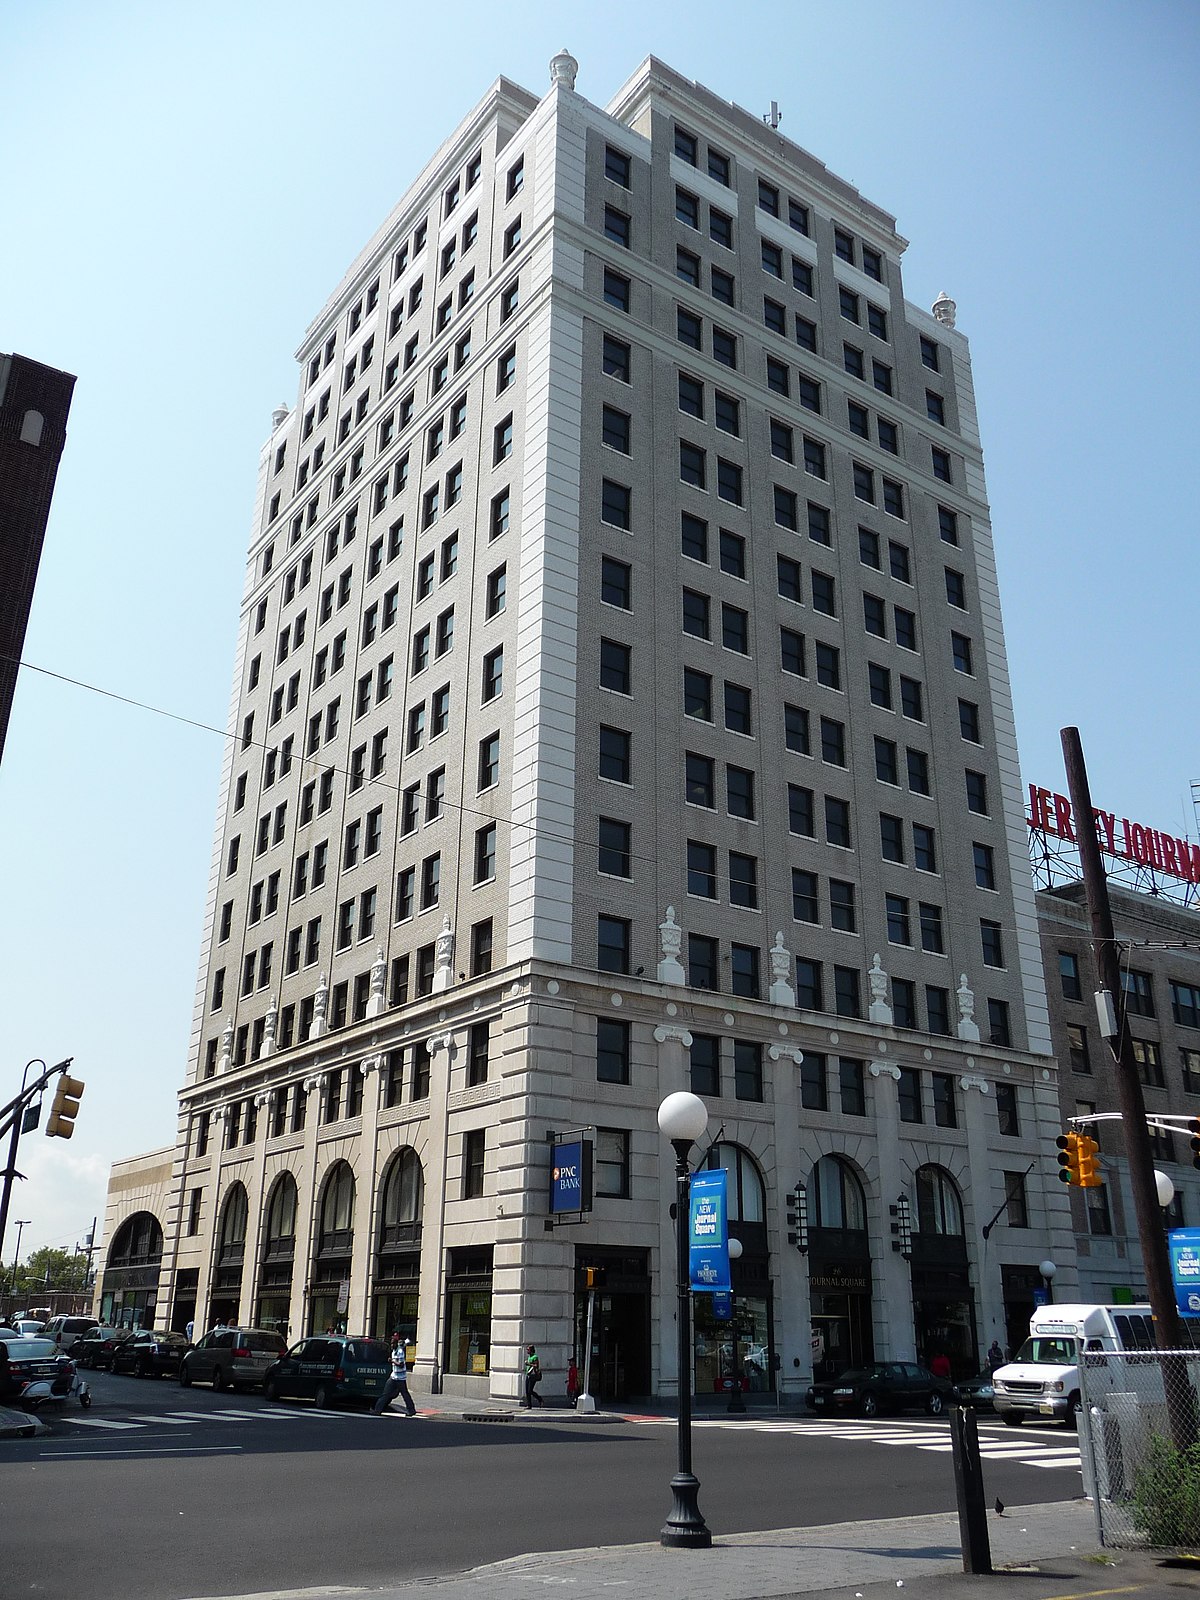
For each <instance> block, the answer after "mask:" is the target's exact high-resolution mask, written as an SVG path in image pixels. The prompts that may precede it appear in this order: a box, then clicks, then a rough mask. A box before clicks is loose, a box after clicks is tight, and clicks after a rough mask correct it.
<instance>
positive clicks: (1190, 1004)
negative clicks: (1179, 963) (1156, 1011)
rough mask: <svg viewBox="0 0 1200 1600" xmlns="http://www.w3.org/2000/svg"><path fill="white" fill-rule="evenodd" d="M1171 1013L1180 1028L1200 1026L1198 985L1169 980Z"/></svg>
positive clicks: (1199, 990) (1199, 987)
mask: <svg viewBox="0 0 1200 1600" xmlns="http://www.w3.org/2000/svg"><path fill="white" fill-rule="evenodd" d="M1168 987H1169V988H1170V991H1171V1015H1172V1017H1173V1018H1174V1019H1175V1021H1176V1023H1177V1024H1178V1025H1179V1027H1181V1028H1200V986H1198V985H1196V984H1194V983H1180V982H1177V981H1176V980H1175V979H1174V978H1172V979H1170V980H1169V983H1168Z"/></svg>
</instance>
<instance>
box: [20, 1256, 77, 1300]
mask: <svg viewBox="0 0 1200 1600" xmlns="http://www.w3.org/2000/svg"><path fill="white" fill-rule="evenodd" d="M18 1282H20V1283H21V1284H22V1285H23V1287H24V1288H25V1289H26V1290H27V1291H28V1292H29V1293H30V1294H32V1293H33V1292H34V1291H35V1290H37V1289H67V1290H75V1289H83V1288H85V1287H86V1285H87V1256H85V1255H74V1254H72V1252H71V1251H69V1250H62V1249H57V1250H56V1249H53V1248H52V1247H51V1246H50V1245H43V1246H42V1248H41V1249H40V1250H33V1251H31V1252H30V1254H29V1257H28V1259H27V1260H26V1261H25V1262H24V1264H23V1265H22V1266H21V1267H20V1269H19V1271H18Z"/></svg>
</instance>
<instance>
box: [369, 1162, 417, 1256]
mask: <svg viewBox="0 0 1200 1600" xmlns="http://www.w3.org/2000/svg"><path fill="white" fill-rule="evenodd" d="M424 1204H425V1178H424V1174H423V1173H422V1171H421V1163H420V1161H419V1160H418V1159H417V1153H416V1151H415V1150H409V1149H404V1150H401V1151H400V1153H399V1154H398V1155H397V1156H396V1158H395V1160H394V1161H393V1162H392V1164H391V1166H390V1167H389V1168H388V1174H387V1178H386V1180H385V1182H384V1185H383V1201H382V1204H381V1206H380V1217H379V1220H380V1225H381V1233H380V1240H379V1242H380V1247H381V1248H382V1249H385V1250H386V1249H387V1248H388V1247H389V1246H393V1245H402V1244H415V1243H417V1242H418V1241H419V1240H420V1237H421V1212H422V1210H423V1208H424Z"/></svg>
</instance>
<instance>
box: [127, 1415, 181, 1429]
mask: <svg viewBox="0 0 1200 1600" xmlns="http://www.w3.org/2000/svg"><path fill="white" fill-rule="evenodd" d="M129 1420H130V1422H137V1423H140V1424H141V1425H142V1426H143V1427H149V1425H150V1424H151V1423H152V1422H165V1423H166V1424H167V1426H168V1427H170V1428H187V1427H190V1426H191V1424H190V1422H189V1421H188V1420H187V1419H185V1418H183V1417H169V1416H166V1415H165V1414H164V1413H163V1412H161V1411H146V1412H143V1413H142V1415H141V1416H138V1415H136V1414H134V1415H133V1416H131V1417H130V1418H129Z"/></svg>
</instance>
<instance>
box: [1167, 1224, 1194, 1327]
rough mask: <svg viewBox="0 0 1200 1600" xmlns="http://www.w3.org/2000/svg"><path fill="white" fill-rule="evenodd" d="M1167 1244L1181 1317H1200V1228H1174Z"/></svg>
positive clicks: (1172, 1279) (1176, 1302)
mask: <svg viewBox="0 0 1200 1600" xmlns="http://www.w3.org/2000/svg"><path fill="white" fill-rule="evenodd" d="M1167 1243H1168V1245H1169V1246H1170V1250H1171V1282H1172V1283H1173V1284H1174V1285H1175V1304H1176V1306H1177V1307H1178V1308H1179V1312H1180V1315H1181V1316H1185V1317H1196V1316H1200V1228H1172V1229H1171V1231H1170V1233H1169V1234H1168V1235H1167Z"/></svg>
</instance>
